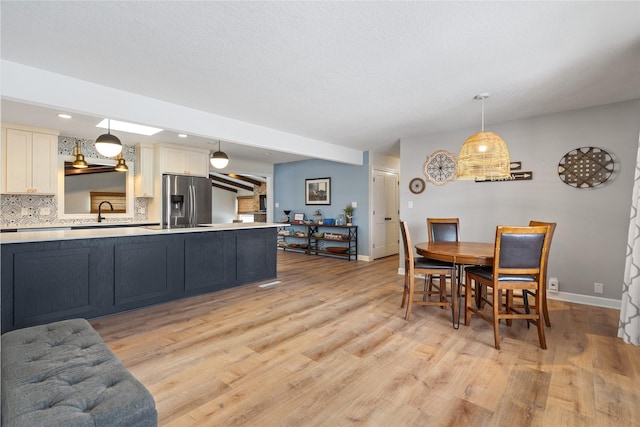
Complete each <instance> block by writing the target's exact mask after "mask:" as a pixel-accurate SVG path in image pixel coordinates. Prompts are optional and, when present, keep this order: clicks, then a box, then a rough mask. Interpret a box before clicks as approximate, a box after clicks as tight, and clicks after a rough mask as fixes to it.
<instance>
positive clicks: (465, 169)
mask: <svg viewBox="0 0 640 427" xmlns="http://www.w3.org/2000/svg"><path fill="white" fill-rule="evenodd" d="M488 97H489V94H488V93H482V94H480V95H476V96H475V97H474V99H478V100H481V101H482V130H481V131H480V132H478V133H475V134H473V135H471V136H470V137H469V138H468V139H467V140H466V141H465V142H464V144H462V148H461V149H460V154H459V155H458V167H457V179H473V180H476V181H487V180H489V181H490V180H499V179H506V178H510V177H511V169H510V167H511V160H510V157H509V148H508V147H507V143H506V142H504V139H502V137H501V136H500V135H498V134H495V133H493V132H485V130H484V100H485V99H486V98H488Z"/></svg>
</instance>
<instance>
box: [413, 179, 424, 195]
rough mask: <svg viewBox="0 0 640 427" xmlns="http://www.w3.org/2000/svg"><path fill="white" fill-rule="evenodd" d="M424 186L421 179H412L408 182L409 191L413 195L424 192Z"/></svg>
mask: <svg viewBox="0 0 640 427" xmlns="http://www.w3.org/2000/svg"><path fill="white" fill-rule="evenodd" d="M425 185H426V184H425V182H424V180H423V179H422V178H413V179H412V180H411V181H410V182H409V190H411V192H412V193H413V194H420V193H422V192H423V191H424V187H425Z"/></svg>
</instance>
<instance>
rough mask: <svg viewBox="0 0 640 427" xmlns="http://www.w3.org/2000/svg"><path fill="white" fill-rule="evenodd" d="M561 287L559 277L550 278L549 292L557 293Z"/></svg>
mask: <svg viewBox="0 0 640 427" xmlns="http://www.w3.org/2000/svg"><path fill="white" fill-rule="evenodd" d="M559 288H560V284H559V283H558V278H557V277H550V278H549V292H555V293H557V292H558V290H559Z"/></svg>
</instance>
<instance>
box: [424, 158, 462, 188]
mask: <svg viewBox="0 0 640 427" xmlns="http://www.w3.org/2000/svg"><path fill="white" fill-rule="evenodd" d="M456 167H457V162H456V156H455V154H453V153H450V152H448V151H445V150H438V151H436V152H435V153H433V154H432V155H430V156H429V157H427V161H426V162H424V166H423V167H422V172H423V173H424V176H426V177H427V179H428V180H429V181H430V182H432V183H434V184H436V185H444V184H446V183H447V182H449V181H453V180H454V179H455V178H456Z"/></svg>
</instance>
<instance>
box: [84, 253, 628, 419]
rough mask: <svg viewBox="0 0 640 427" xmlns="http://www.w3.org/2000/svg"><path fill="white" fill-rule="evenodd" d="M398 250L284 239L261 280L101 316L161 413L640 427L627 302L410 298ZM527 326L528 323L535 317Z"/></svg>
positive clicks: (109, 338) (107, 335)
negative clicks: (389, 252) (450, 303)
mask: <svg viewBox="0 0 640 427" xmlns="http://www.w3.org/2000/svg"><path fill="white" fill-rule="evenodd" d="M397 268H398V258H397V257H390V258H387V259H382V260H377V261H375V262H362V261H360V262H346V261H344V260H340V259H330V258H326V257H316V256H307V255H304V254H296V253H290V252H289V253H283V252H278V272H279V273H278V276H279V277H278V279H279V280H281V281H282V284H279V285H276V286H273V287H269V288H259V287H257V284H254V285H248V286H244V287H241V288H237V289H232V290H228V291H222V292H218V293H214V294H209V295H204V296H199V297H194V298H189V299H185V300H181V301H176V302H172V303H168V304H164V305H159V306H155V307H150V308H146V309H141V310H136V311H132V312H129V313H124V314H119V315H114V316H110V317H105V318H101V319H96V320H94V321H92V322H91V323H92V324H93V326H94V327H95V328H96V330H97V331H98V332H99V333H100V335H101V336H102V337H103V339H104V340H105V341H106V342H107V343H108V344H109V346H110V347H111V349H112V350H113V351H114V352H115V353H116V355H117V356H118V357H119V358H120V359H121V360H122V361H123V363H124V364H125V365H126V366H127V367H128V368H129V369H130V371H131V372H132V373H133V374H134V375H135V376H136V377H137V378H138V379H139V380H140V381H141V382H142V383H143V384H145V385H146V386H147V388H148V389H149V390H150V391H151V393H152V394H153V396H154V398H155V400H156V404H157V408H158V413H159V419H160V425H162V426H189V427H191V426H236V425H246V426H348V425H365V426H411V425H416V426H417V425H420V426H554V427H555V426H633V425H635V426H637V425H639V423H640V385H639V382H638V378H639V374H640V347H633V346H630V345H626V344H623V343H622V341H621V340H619V339H617V338H615V335H616V332H617V324H618V311H617V310H611V309H602V308H595V307H590V306H584V305H578V304H569V303H563V302H558V301H550V307H549V308H550V315H551V322H552V325H553V326H552V327H551V328H548V329H547V344H548V346H549V349H548V350H542V349H540V347H539V345H538V338H537V334H536V330H535V328H533V327H532V328H531V329H529V330H527V328H526V324H525V323H524V322H514V325H513V326H512V327H510V328H509V327H507V326H506V325H502V326H501V333H502V350H500V351H497V350H495V349H494V347H493V334H492V330H491V328H490V325H489V324H487V323H485V322H483V321H482V320H480V319H478V318H476V317H474V318H473V319H472V323H471V326H470V327H465V326H464V325H462V326H460V329H459V330H454V329H452V327H451V321H450V311H449V310H443V309H440V308H439V307H416V308H414V310H413V314H412V317H411V320H410V321H408V322H407V321H405V320H404V318H403V315H404V311H403V310H402V309H400V299H401V294H402V279H403V278H402V276H398V275H397ZM520 323H522V324H520Z"/></svg>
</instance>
